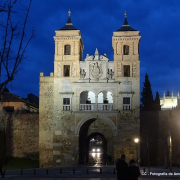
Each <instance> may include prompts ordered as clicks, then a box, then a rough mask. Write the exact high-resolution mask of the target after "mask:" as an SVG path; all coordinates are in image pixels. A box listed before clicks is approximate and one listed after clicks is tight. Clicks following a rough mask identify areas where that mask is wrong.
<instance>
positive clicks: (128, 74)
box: [124, 65, 130, 77]
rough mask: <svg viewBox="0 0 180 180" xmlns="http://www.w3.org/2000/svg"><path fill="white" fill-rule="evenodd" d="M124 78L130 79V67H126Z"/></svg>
mask: <svg viewBox="0 0 180 180" xmlns="http://www.w3.org/2000/svg"><path fill="white" fill-rule="evenodd" d="M124 77H130V65H124Z"/></svg>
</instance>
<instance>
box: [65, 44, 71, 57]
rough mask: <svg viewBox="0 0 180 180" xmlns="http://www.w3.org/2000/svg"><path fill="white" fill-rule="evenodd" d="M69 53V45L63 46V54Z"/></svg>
mask: <svg viewBox="0 0 180 180" xmlns="http://www.w3.org/2000/svg"><path fill="white" fill-rule="evenodd" d="M70 54H71V46H70V45H69V44H67V45H65V46H64V55H70Z"/></svg>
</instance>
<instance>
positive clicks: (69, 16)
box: [60, 9, 77, 30]
mask: <svg viewBox="0 0 180 180" xmlns="http://www.w3.org/2000/svg"><path fill="white" fill-rule="evenodd" d="M60 30H77V29H76V28H75V27H74V26H73V24H72V22H71V11H70V9H69V11H68V20H67V23H66V25H65V26H64V27H63V28H61V29H60Z"/></svg>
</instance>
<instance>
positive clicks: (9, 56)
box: [0, 0, 34, 157]
mask: <svg viewBox="0 0 180 180" xmlns="http://www.w3.org/2000/svg"><path fill="white" fill-rule="evenodd" d="M22 2H23V3H27V1H21V0H1V1H0V36H1V41H0V100H1V102H2V101H3V99H2V94H3V91H4V90H5V89H6V86H7V85H8V83H9V82H11V81H13V80H14V79H15V77H16V75H17V74H18V72H19V70H20V65H21V64H22V61H24V60H25V59H26V57H25V52H26V49H27V47H28V45H29V43H30V41H31V40H32V38H33V37H34V30H33V29H32V31H31V33H30V34H29V37H28V38H27V34H28V31H29V30H28V31H27V30H26V25H27V20H28V15H29V11H30V7H31V3H32V0H29V1H28V5H27V6H24V5H23V4H22ZM20 7H21V8H20ZM22 8H23V10H24V11H23V12H25V14H24V16H23V15H22ZM19 13H21V15H20V16H21V18H20V19H21V21H20V22H19V21H17V19H19V18H16V17H17V16H18V14H19ZM5 118H6V117H5V114H4V111H3V109H1V108H0V156H2V157H4V156H5V151H6V134H5V129H6V124H5Z"/></svg>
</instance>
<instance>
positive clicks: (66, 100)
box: [63, 98, 71, 111]
mask: <svg viewBox="0 0 180 180" xmlns="http://www.w3.org/2000/svg"><path fill="white" fill-rule="evenodd" d="M70 109H71V108H70V98H63V111H70Z"/></svg>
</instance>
